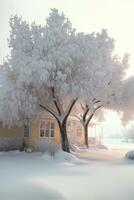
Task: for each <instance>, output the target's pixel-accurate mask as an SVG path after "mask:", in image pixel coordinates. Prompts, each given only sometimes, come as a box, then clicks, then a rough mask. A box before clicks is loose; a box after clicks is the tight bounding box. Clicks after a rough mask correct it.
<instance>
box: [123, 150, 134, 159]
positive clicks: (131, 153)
mask: <svg viewBox="0 0 134 200" xmlns="http://www.w3.org/2000/svg"><path fill="white" fill-rule="evenodd" d="M125 157H126V158H127V159H130V160H134V150H131V151H128V152H127V153H126V155H125Z"/></svg>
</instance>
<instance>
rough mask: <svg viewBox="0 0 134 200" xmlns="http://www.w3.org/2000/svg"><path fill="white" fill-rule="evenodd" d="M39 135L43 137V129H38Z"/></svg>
mask: <svg viewBox="0 0 134 200" xmlns="http://www.w3.org/2000/svg"><path fill="white" fill-rule="evenodd" d="M40 137H44V130H43V129H40Z"/></svg>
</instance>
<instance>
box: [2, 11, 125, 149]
mask: <svg viewBox="0 0 134 200" xmlns="http://www.w3.org/2000/svg"><path fill="white" fill-rule="evenodd" d="M10 27H11V32H10V39H9V47H10V49H11V54H10V56H9V58H8V60H7V61H6V62H5V63H4V64H3V65H4V67H5V77H6V78H5V83H4V84H3V87H2V90H1V91H2V99H3V100H2V101H1V103H0V106H1V107H2V109H1V110H2V112H1V114H0V118H1V119H2V120H3V121H4V122H5V123H9V124H14V123H19V122H21V121H24V122H25V120H29V119H32V118H34V117H35V116H36V114H37V113H38V112H39V109H40V108H42V109H44V110H46V111H48V112H49V113H50V114H51V115H53V117H54V118H55V119H56V120H57V123H58V125H59V130H60V134H61V143H62V149H63V150H64V151H67V152H70V149H69V144H68V138H67V132H66V123H67V119H68V116H69V114H70V113H71V111H72V109H73V107H74V105H75V103H76V101H77V99H79V100H80V101H81V102H84V103H85V105H86V109H90V111H91V115H92V114H94V112H95V110H96V109H99V107H100V106H102V104H103V105H104V104H105V103H106V102H108V99H109V95H111V96H113V94H112V92H113V91H114V90H115V88H116V87H117V84H118V82H119V81H118V79H119V80H120V78H118V79H117V80H116V81H115V79H114V78H113V74H117V69H118V70H121V69H120V66H122V62H119V60H118V59H117V58H116V57H115V56H113V55H112V53H113V40H112V39H111V38H109V37H108V35H107V33H106V31H105V30H103V31H102V33H98V34H95V33H92V34H84V33H76V31H75V29H73V28H72V25H71V23H70V21H69V20H68V19H67V18H66V17H65V16H64V14H63V13H62V14H60V13H59V12H58V10H57V9H52V11H51V12H50V15H49V17H48V18H47V19H46V24H45V25H44V26H40V25H36V24H35V23H32V24H31V25H29V24H28V23H27V22H26V21H23V20H22V19H21V18H20V17H17V16H14V17H11V19H10ZM113 66H114V67H113ZM116 68H117V69H116ZM114 76H115V75H114ZM112 80H114V81H112ZM109 88H110V89H109ZM114 95H115V94H114ZM98 103H99V104H100V105H99V107H98ZM87 105H88V108H87ZM90 118H91V116H90ZM85 119H86V120H87V121H90V120H89V117H88V118H87V116H86V118H85Z"/></svg>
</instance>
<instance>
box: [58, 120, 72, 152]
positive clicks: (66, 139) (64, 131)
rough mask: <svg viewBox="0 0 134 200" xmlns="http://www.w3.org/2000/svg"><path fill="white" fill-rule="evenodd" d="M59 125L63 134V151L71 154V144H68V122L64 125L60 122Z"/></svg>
mask: <svg viewBox="0 0 134 200" xmlns="http://www.w3.org/2000/svg"><path fill="white" fill-rule="evenodd" d="M58 124H59V129H60V134H61V146H62V150H63V151H66V152H68V153H70V147H69V142H68V137H67V129H66V122H63V123H62V124H61V123H60V122H58Z"/></svg>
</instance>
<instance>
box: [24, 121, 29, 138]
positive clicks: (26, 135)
mask: <svg viewBox="0 0 134 200" xmlns="http://www.w3.org/2000/svg"><path fill="white" fill-rule="evenodd" d="M24 137H29V126H28V125H27V124H24Z"/></svg>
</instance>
